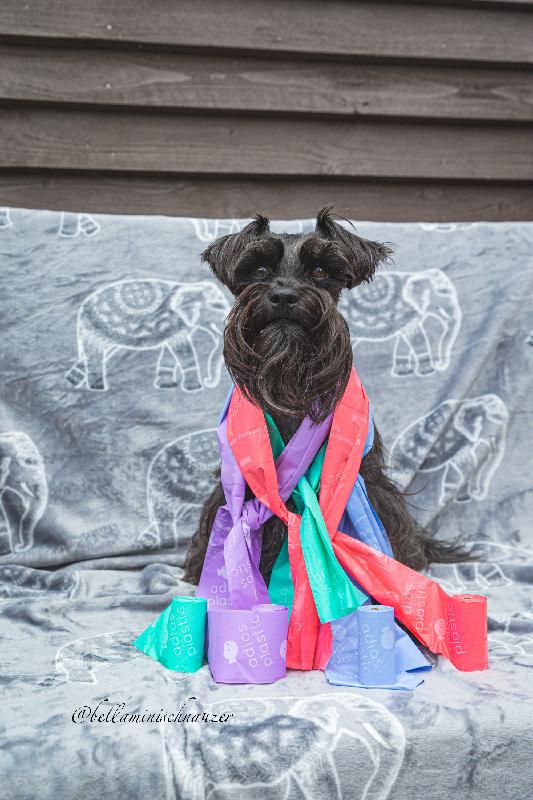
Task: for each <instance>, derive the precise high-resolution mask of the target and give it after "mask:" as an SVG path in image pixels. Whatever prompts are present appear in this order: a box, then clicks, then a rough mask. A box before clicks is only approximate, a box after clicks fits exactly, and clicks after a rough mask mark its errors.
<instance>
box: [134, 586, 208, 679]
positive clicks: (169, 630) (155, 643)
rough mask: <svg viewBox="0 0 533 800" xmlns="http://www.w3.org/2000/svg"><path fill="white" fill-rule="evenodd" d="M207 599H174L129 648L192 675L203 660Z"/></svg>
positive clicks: (168, 667)
mask: <svg viewBox="0 0 533 800" xmlns="http://www.w3.org/2000/svg"><path fill="white" fill-rule="evenodd" d="M206 616H207V600H206V599H205V598H203V597H174V599H173V600H172V602H171V603H170V605H168V606H167V607H166V608H165V610H164V611H162V612H161V614H160V615H159V616H158V617H157V619H156V620H154V622H152V623H151V624H150V625H149V626H148V627H147V628H146V630H144V631H143V632H142V633H141V634H140V636H138V637H137V638H136V639H135V640H134V641H133V642H132V645H133V646H134V647H136V648H137V649H138V650H141V651H142V652H143V653H146V655H147V656H150V658H153V659H155V661H159V662H160V663H161V664H163V665H164V666H165V667H167V669H172V670H175V671H176V672H196V670H198V669H200V667H201V666H202V664H203V660H204V649H205V623H206Z"/></svg>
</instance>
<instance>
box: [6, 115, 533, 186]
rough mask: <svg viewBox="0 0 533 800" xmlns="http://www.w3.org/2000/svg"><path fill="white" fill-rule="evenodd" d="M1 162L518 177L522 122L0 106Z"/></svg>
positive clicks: (525, 168)
mask: <svg viewBox="0 0 533 800" xmlns="http://www.w3.org/2000/svg"><path fill="white" fill-rule="evenodd" d="M0 129H1V130H2V139H3V141H2V148H1V149H0V167H4V168H5V167H9V168H31V167H40V168H46V169H61V170H89V171H90V170H104V171H113V172H116V171H118V172H121V171H131V172H161V173H166V172H168V173H179V174H202V173H204V174H205V173H208V174H215V175H222V174H234V175H270V176H312V175H315V176H318V175H321V176H331V175H336V176H344V177H359V178H362V177H382V178H441V179H450V178H455V179H465V180H467V179H484V180H527V179H529V178H533V136H531V131H530V130H529V129H528V128H527V127H523V126H519V127H508V126H504V125H491V126H479V125H474V124H471V123H470V124H462V125H453V124H433V125H427V124H423V123H410V124H408V123H405V124H403V123H381V122H366V121H361V122H359V121H356V122H339V121H336V120H329V121H326V122H322V121H316V120H303V121H302V120H276V119H274V120H270V119H268V120H267V119H260V118H255V119H254V118H252V119H248V118H243V119H236V118H235V117H231V116H228V117H222V116H220V117H219V116H211V117H206V116H202V115H189V116H182V115H174V114H158V113H154V114H146V113H132V112H114V111H113V112H111V111H105V112H94V111H93V112H83V111H72V112H69V113H65V112H64V111H62V110H55V109H54V110H51V109H28V110H22V109H18V108H12V109H0Z"/></svg>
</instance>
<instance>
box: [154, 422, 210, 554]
mask: <svg viewBox="0 0 533 800" xmlns="http://www.w3.org/2000/svg"><path fill="white" fill-rule="evenodd" d="M219 463H220V455H219V450H218V443H217V432H216V428H209V429H207V430H205V431H196V432H195V433H190V434H187V435H186V436H180V437H179V438H178V439H175V440H174V441H173V442H169V444H167V445H165V447H163V448H162V449H161V450H160V451H159V452H158V453H157V455H156V456H155V458H154V459H153V461H152V462H151V464H150V466H149V468H148V478H147V503H148V514H149V518H150V524H149V526H148V528H146V530H145V531H143V533H142V534H141V535H140V537H139V541H140V542H141V543H142V544H143V545H145V546H146V547H150V548H152V547H174V546H175V545H176V543H177V542H178V537H179V531H178V529H177V526H178V525H179V523H180V522H181V523H182V524H183V523H184V522H185V520H186V519H187V518H188V517H190V516H191V515H192V514H195V513H199V511H200V509H201V507H202V503H203V501H204V499H205V497H207V495H208V494H209V492H210V491H211V489H212V488H213V486H214V485H215V469H216V467H217V466H218V465H219Z"/></svg>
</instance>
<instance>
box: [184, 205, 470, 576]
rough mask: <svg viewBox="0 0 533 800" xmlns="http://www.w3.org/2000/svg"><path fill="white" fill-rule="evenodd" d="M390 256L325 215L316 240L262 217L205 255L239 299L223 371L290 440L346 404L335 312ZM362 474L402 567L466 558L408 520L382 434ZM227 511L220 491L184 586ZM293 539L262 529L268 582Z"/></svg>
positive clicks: (344, 351) (340, 326) (273, 524)
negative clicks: (274, 227) (279, 229)
mask: <svg viewBox="0 0 533 800" xmlns="http://www.w3.org/2000/svg"><path fill="white" fill-rule="evenodd" d="M390 254H391V250H390V249H389V248H388V247H386V246H385V245H383V244H378V243H377V242H371V241H368V240H366V239H361V238H360V237H359V236H357V235H356V234H355V233H351V232H350V231H349V230H347V229H346V228H344V227H343V226H341V225H339V224H338V223H337V222H335V219H334V217H333V214H332V209H331V208H324V209H322V211H320V212H319V213H318V216H317V221H316V229H315V232H314V233H312V234H274V233H271V232H270V231H269V221H268V220H267V219H266V218H265V217H261V216H259V215H258V216H256V218H255V220H254V221H253V222H251V223H250V224H249V225H247V226H246V227H245V228H244V229H243V230H242V231H241V232H240V233H236V234H230V235H229V236H223V237H222V238H220V239H217V241H215V242H213V243H212V244H211V245H210V246H209V247H208V248H207V250H206V251H205V253H204V254H203V259H204V260H205V261H207V262H208V263H209V265H210V266H211V268H212V270H213V272H214V274H215V275H216V277H217V278H218V279H219V280H220V281H221V282H222V283H223V284H224V285H225V286H227V287H228V289H229V290H230V291H231V292H232V294H233V295H234V296H235V298H236V300H235V303H234V305H233V308H232V310H231V312H230V314H229V316H228V319H227V323H226V328H225V331H224V358H225V361H226V366H227V368H228V370H229V372H230V374H231V376H232V378H233V380H234V381H235V383H236V384H237V386H239V388H240V389H241V390H242V391H243V392H244V393H245V394H246V395H247V396H248V397H249V399H250V400H252V402H254V403H256V404H257V405H258V406H259V407H260V408H262V409H265V410H267V411H268V412H269V413H270V414H271V415H272V417H273V418H274V420H275V422H276V424H277V426H278V428H279V430H280V433H281V435H282V437H283V439H284V441H285V442H288V440H289V439H290V437H291V436H292V434H293V433H294V432H295V431H296V429H297V428H298V426H299V424H300V423H301V421H302V419H303V418H304V417H305V416H306V415H309V417H311V419H312V420H313V421H315V422H320V421H322V420H323V419H325V417H326V416H327V415H328V414H329V412H330V411H331V410H332V409H333V408H334V407H335V405H336V403H337V401H338V400H339V399H340V397H341V396H342V394H343V392H344V389H345V388H346V384H347V382H348V378H349V375H350V370H351V367H352V349H351V345H350V334H349V331H348V326H347V324H346V322H345V320H344V318H343V317H342V316H341V314H340V313H339V312H338V310H337V302H338V300H339V296H340V293H341V291H342V290H343V289H345V288H347V289H351V288H352V287H354V286H357V285H358V284H360V283H362V282H363V281H371V280H372V277H373V275H374V272H375V270H376V267H377V266H378V265H379V264H380V262H383V261H386V260H387V258H388V257H389V256H390ZM361 474H362V476H363V478H364V480H365V483H366V486H367V490H368V495H369V498H370V501H371V503H372V505H373V506H374V509H375V510H376V513H377V514H378V516H379V517H380V519H381V521H382V523H383V525H384V527H385V530H386V532H387V534H388V537H389V539H390V542H391V545H392V549H393V552H394V556H395V558H396V559H397V560H399V561H401V562H402V563H404V564H407V565H408V566H410V567H412V568H413V569H423V568H425V567H427V566H428V564H429V563H431V562H432V561H444V562H450V561H458V560H463V559H464V558H465V557H467V554H466V553H464V552H463V551H462V550H461V549H460V547H459V546H458V544H457V543H456V542H453V543H449V542H442V541H439V540H437V539H434V538H432V537H431V536H429V535H428V534H427V532H426V531H424V530H423V529H422V528H421V527H420V526H419V525H418V524H417V523H416V522H415V521H414V520H413V519H412V518H411V516H410V514H409V512H408V511H407V508H406V505H405V501H404V498H403V495H402V493H401V492H400V490H399V489H398V487H396V486H395V485H394V483H393V482H392V481H391V480H390V479H389V478H388V477H387V474H386V472H385V461H384V454H383V445H382V441H381V437H380V435H379V433H378V432H377V430H376V431H375V434H374V445H373V447H372V449H371V450H370V452H369V453H368V454H367V455H366V456H365V458H364V459H363V461H362V464H361ZM224 503H225V498H224V493H223V490H222V486H221V485H220V483H219V484H218V485H217V486H216V487H215V489H214V490H213V492H212V493H211V495H210V497H209V498H208V499H207V501H206V502H205V504H204V507H203V510H202V514H201V518H200V523H199V527H198V530H197V532H196V533H195V535H194V537H193V539H192V543H191V547H190V549H189V553H188V556H187V562H186V567H185V569H186V575H185V578H186V580H188V581H190V582H191V583H198V581H199V578H200V573H201V570H202V566H203V562H204V556H205V551H206V548H207V543H208V540H209V535H210V532H211V527H212V525H213V521H214V518H215V514H216V512H217V509H218V508H219V506H221V505H223V504H224ZM288 506H289V508H290V507H291V506H290V500H289V501H288ZM286 533H287V528H286V526H285V525H284V524H283V523H282V522H281V520H280V519H278V518H277V517H272V518H271V519H270V520H269V521H268V522H267V523H266V524H265V525H264V528H263V546H262V554H261V564H260V569H261V573H262V575H263V577H264V578H265V581H266V582H267V584H268V581H269V578H270V573H271V571H272V567H273V565H274V562H275V560H276V558H277V555H278V553H279V550H280V547H281V544H282V542H283V539H284V537H285V535H286Z"/></svg>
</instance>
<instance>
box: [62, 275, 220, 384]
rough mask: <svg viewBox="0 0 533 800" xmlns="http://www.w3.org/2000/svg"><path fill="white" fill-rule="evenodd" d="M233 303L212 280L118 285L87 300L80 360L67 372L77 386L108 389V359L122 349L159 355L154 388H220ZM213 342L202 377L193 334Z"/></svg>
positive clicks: (80, 329)
mask: <svg viewBox="0 0 533 800" xmlns="http://www.w3.org/2000/svg"><path fill="white" fill-rule="evenodd" d="M228 312H229V303H228V301H227V299H226V297H225V296H224V294H223V293H222V291H221V290H220V289H219V288H218V286H215V284H214V283H212V282H211V281H200V282H199V283H174V282H172V281H166V280H156V279H146V280H126V281H117V282H116V283H111V284H109V285H107V286H104V287H103V288H102V289H98V290H97V291H96V292H93V293H92V294H91V295H89V297H87V298H86V299H85V300H84V301H83V303H82V305H81V307H80V310H79V313H78V326H77V334H78V360H77V361H76V363H75V364H74V365H73V366H72V367H71V369H70V370H69V371H68V372H67V374H66V377H67V379H68V380H69V381H70V382H71V383H72V384H73V385H74V386H76V387H81V386H86V387H87V388H88V389H91V390H92V391H104V390H106V389H108V388H109V387H108V384H107V377H106V375H107V371H108V369H109V368H108V361H109V358H110V357H111V356H112V355H113V353H115V352H117V351H118V350H120V349H128V350H154V351H156V352H158V353H159V358H158V361H157V370H156V378H155V381H154V386H155V387H156V388H157V389H168V388H173V387H175V386H177V380H178V373H179V374H180V376H181V389H182V390H183V391H184V392H196V391H199V390H201V389H202V388H203V387H208V388H211V387H214V386H217V385H218V383H219V381H220V375H221V370H222V329H223V325H224V320H225V318H226V316H227V314H228ZM197 331H203V332H204V333H205V334H207V336H208V337H209V338H210V339H211V340H212V349H211V352H210V353H209V356H208V359H207V362H206V364H204V365H203V366H204V367H205V373H206V374H205V375H202V368H201V366H200V360H199V358H198V354H197V352H196V346H195V343H194V339H193V334H194V333H195V332H197Z"/></svg>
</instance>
